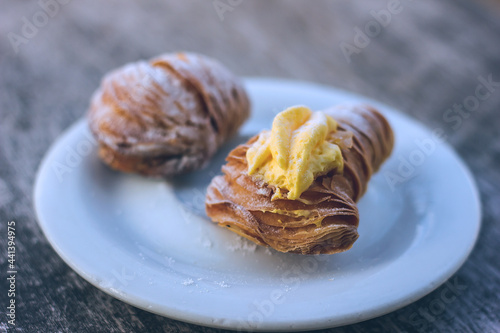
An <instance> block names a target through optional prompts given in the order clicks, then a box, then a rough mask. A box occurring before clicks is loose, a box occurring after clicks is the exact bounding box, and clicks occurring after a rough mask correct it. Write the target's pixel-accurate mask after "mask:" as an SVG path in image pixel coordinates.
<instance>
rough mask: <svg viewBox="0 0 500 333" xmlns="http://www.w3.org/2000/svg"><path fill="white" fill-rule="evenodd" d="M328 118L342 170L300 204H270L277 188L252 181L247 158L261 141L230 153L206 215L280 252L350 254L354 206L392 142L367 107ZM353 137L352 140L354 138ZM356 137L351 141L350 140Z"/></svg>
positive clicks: (314, 186) (355, 224)
mask: <svg viewBox="0 0 500 333" xmlns="http://www.w3.org/2000/svg"><path fill="white" fill-rule="evenodd" d="M324 112H325V113H326V114H328V115H330V116H332V117H333V118H334V119H335V120H336V121H337V122H338V124H339V125H338V131H337V134H336V135H338V136H339V137H340V138H342V137H344V138H352V142H350V143H349V144H339V146H340V148H341V151H342V156H343V159H344V170H343V172H342V173H337V172H336V171H335V170H333V171H331V172H330V173H328V174H326V175H325V176H321V177H318V178H316V179H315V180H314V182H313V184H312V185H311V186H310V187H309V188H308V189H307V190H306V191H305V192H303V193H302V194H301V196H300V197H299V199H296V200H288V199H286V198H281V199H277V200H271V198H272V197H273V195H274V193H275V191H276V188H274V187H273V186H271V185H269V184H266V183H264V182H262V181H256V180H255V179H254V178H252V177H251V176H249V175H248V164H247V159H246V152H247V150H248V148H249V147H250V145H251V144H252V143H253V142H255V140H257V136H255V137H253V138H251V139H250V140H249V141H248V142H247V143H246V144H243V145H240V146H238V147H236V148H235V149H234V150H233V151H231V152H230V153H229V156H228V157H227V164H226V165H224V166H223V168H222V171H223V173H224V175H222V176H216V177H215V178H214V179H213V180H212V182H211V184H210V186H209V187H208V191H207V197H206V211H207V214H208V216H209V217H210V218H211V219H212V220H213V221H214V222H216V223H218V224H219V225H220V226H222V227H225V228H228V229H229V230H231V231H233V232H236V233H238V234H239V235H241V236H243V237H246V238H248V239H250V240H252V241H254V242H255V243H257V244H259V245H264V246H270V247H272V248H274V249H276V250H278V251H281V252H293V253H301V254H332V253H337V252H342V251H346V250H348V249H350V248H351V247H352V245H353V243H354V242H355V241H356V239H357V238H358V232H357V227H358V223H359V215H358V208H357V205H356V201H357V200H358V199H359V198H360V197H361V196H362V195H363V194H364V193H365V191H366V188H367V184H368V181H369V179H370V177H371V175H372V174H373V172H375V171H377V170H378V168H379V167H380V165H381V164H382V163H383V161H384V160H385V159H386V158H387V157H388V156H389V155H390V153H391V151H392V148H393V145H394V137H393V132H392V130H391V127H390V125H389V123H388V122H387V120H386V119H385V118H384V117H383V116H382V115H381V114H380V113H379V112H377V111H376V110H375V109H373V108H371V107H367V106H356V107H337V108H332V109H328V110H324ZM351 133H352V134H351ZM351 135H352V137H351Z"/></svg>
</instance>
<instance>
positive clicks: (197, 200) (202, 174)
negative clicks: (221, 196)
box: [167, 134, 252, 219]
mask: <svg viewBox="0 0 500 333" xmlns="http://www.w3.org/2000/svg"><path fill="white" fill-rule="evenodd" d="M251 137H252V135H241V134H237V135H235V136H234V137H233V138H232V139H231V140H229V141H228V142H226V144H224V145H223V146H222V147H221V148H220V149H219V150H218V151H217V153H216V154H215V156H214V157H213V158H212V159H211V160H210V162H209V163H208V164H207V165H206V166H205V167H204V168H202V169H201V170H198V171H194V172H190V173H186V174H183V175H177V176H175V177H171V178H167V181H168V182H169V183H170V185H171V186H172V188H173V190H174V193H175V196H176V198H177V199H178V200H179V202H180V203H182V204H183V205H184V207H186V208H187V209H188V210H189V211H191V212H192V213H194V214H196V215H198V216H201V217H204V218H207V219H208V216H207V214H206V213H205V204H204V202H205V194H206V190H207V187H208V185H209V184H210V182H211V180H212V178H213V177H215V176H217V175H220V174H222V172H221V167H222V165H223V164H224V163H225V162H226V157H227V155H228V154H229V152H230V151H231V150H232V149H234V148H235V147H236V146H237V145H239V144H242V143H244V142H247V141H248V140H249V139H250V138H251Z"/></svg>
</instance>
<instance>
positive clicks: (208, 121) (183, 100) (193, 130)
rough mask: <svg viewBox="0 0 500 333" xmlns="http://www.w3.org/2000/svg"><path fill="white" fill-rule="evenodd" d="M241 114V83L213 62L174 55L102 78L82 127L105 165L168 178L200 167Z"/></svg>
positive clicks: (244, 111)
mask: <svg viewBox="0 0 500 333" xmlns="http://www.w3.org/2000/svg"><path fill="white" fill-rule="evenodd" d="M249 113H250V103H249V99H248V96H247V94H246V92H245V90H244V88H243V85H242V84H241V82H240V81H239V80H238V79H237V78H236V77H235V76H234V75H233V74H231V73H230V72H229V71H228V70H227V69H226V68H225V67H223V66H222V65H221V64H220V63H219V62H217V61H215V60H213V59H210V58H208V57H205V56H202V55H199V54H193V53H176V54H165V55H161V56H159V57H157V58H154V59H151V60H150V61H147V62H146V61H139V62H136V63H131V64H128V65H125V66H124V67H122V68H119V69H116V70H114V71H112V72H110V73H109V74H108V75H106V76H105V77H104V78H103V80H102V82H101V86H100V87H99V89H98V90H97V91H96V92H95V93H94V95H93V97H92V101H91V105H90V109H89V112H88V121H89V126H90V129H91V131H92V133H93V134H94V136H95V138H96V139H97V141H98V143H99V156H100V157H101V159H102V160H103V161H104V162H105V163H106V164H108V165H109V166H111V167H112V168H114V169H117V170H121V171H124V172H137V173H140V174H144V175H150V176H170V175H174V174H179V173H183V172H187V171H192V170H196V169H198V168H201V167H203V166H204V165H205V164H206V163H207V162H208V161H209V160H210V158H211V157H212V156H213V155H214V154H215V152H216V151H217V149H218V148H219V147H220V146H221V145H222V144H223V143H224V142H226V140H227V139H228V138H229V137H231V136H232V135H233V134H235V132H236V131H237V130H238V129H239V127H240V126H241V125H242V123H243V122H244V121H245V120H246V119H247V118H248V116H249Z"/></svg>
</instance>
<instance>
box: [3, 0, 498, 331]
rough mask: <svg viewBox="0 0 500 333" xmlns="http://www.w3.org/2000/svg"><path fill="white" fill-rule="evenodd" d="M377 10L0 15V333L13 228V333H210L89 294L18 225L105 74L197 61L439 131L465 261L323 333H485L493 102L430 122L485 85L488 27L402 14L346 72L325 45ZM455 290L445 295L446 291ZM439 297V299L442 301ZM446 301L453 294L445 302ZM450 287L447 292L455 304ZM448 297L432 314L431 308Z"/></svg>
mask: <svg viewBox="0 0 500 333" xmlns="http://www.w3.org/2000/svg"><path fill="white" fill-rule="evenodd" d="M387 3H388V2H387V1H379V0H357V1H344V2H341V1H327V0H324V1H316V2H314V5H312V4H311V3H310V2H306V1H295V0H293V1H272V2H271V1H269V2H267V1H266V2H264V1H248V0H247V1H245V0H244V1H242V2H241V4H239V5H237V6H236V7H235V8H234V9H233V10H232V11H227V12H225V13H224V16H223V18H224V19H223V20H220V18H219V16H218V15H217V12H216V11H215V9H214V7H213V3H212V1H160V0H151V1H147V2H146V1H144V2H140V3H139V2H132V1H130V2H124V1H119V0H110V1H97V0H91V1H90V0H89V1H85V2H76V1H74V2H69V3H68V4H66V5H61V6H60V8H59V9H58V12H57V13H56V14H55V15H54V17H51V18H50V19H49V20H48V23H47V24H46V25H44V26H42V27H40V28H39V29H38V31H37V32H36V33H33V34H34V36H33V37H32V38H29V39H27V43H26V44H22V45H20V46H19V50H18V51H19V52H17V53H16V52H14V49H13V47H12V45H11V43H10V42H9V39H8V37H7V36H8V34H9V32H15V33H17V34H20V33H21V29H22V26H23V17H26V18H27V19H28V20H32V19H33V15H34V14H36V13H37V12H39V11H40V10H41V8H40V5H39V4H38V1H9V2H6V1H4V2H3V6H2V11H1V12H0V221H1V223H0V248H1V251H2V252H1V255H0V264H1V274H0V275H1V276H2V279H0V280H1V282H0V332H2V331H6V330H7V327H8V326H7V324H6V317H5V311H6V307H5V304H6V302H7V299H6V298H7V297H6V292H5V291H6V290H7V284H6V279H5V272H6V269H5V267H6V263H7V262H6V255H5V253H6V236H5V235H6V233H7V231H6V223H7V221H9V220H15V221H16V222H17V226H18V227H17V229H18V236H17V263H18V281H17V288H18V295H17V302H18V309H17V314H18V318H17V326H16V330H15V331H16V332H161V331H166V332H171V331H175V332H189V331H201V332H218V331H220V330H217V329H211V328H205V327H200V326H196V325H191V324H187V323H183V322H179V321H175V320H171V319H168V318H164V317H161V316H157V315H153V314H150V313H148V312H145V311H142V310H139V309H137V308H135V307H132V306H129V305H127V304H125V303H122V302H120V301H118V300H115V299H114V298H112V297H110V296H108V295H106V294H104V293H103V292H101V291H99V290H98V289H96V288H95V287H93V286H91V285H90V284H89V283H87V282H86V281H84V280H83V279H82V278H80V277H79V276H78V275H77V274H76V273H74V272H73V271H72V270H71V269H70V268H69V267H68V266H67V265H66V264H64V263H63V261H62V260H61V259H60V258H59V257H58V256H57V255H56V253H55V252H54V250H53V249H52V248H51V247H50V245H49V244H48V242H47V240H46V239H45V237H44V235H43V234H42V232H41V230H40V228H39V227H38V225H37V223H36V220H35V215H34V211H33V208H32V207H33V202H32V186H33V181H34V177H35V172H36V169H37V167H38V165H39V163H40V160H41V158H42V156H43V155H44V153H45V152H46V150H47V149H48V147H49V145H50V144H51V143H52V142H53V141H54V140H55V139H56V137H57V136H58V135H59V134H60V133H61V132H62V131H63V130H64V129H65V128H67V127H68V126H69V125H70V124H72V123H73V122H74V121H76V120H77V119H78V118H80V117H81V116H82V115H83V114H84V113H85V112H86V109H87V107H88V103H89V98H90V95H91V93H92V92H93V91H94V89H96V87H97V86H98V84H99V81H100V79H101V77H102V76H103V75H104V74H105V73H106V72H107V71H109V70H111V69H113V68H116V67H118V66H121V65H123V64H124V63H126V62H130V61H135V60H137V59H141V58H144V59H147V58H150V57H152V56H155V55H157V54H160V53H163V52H169V51H177V50H190V51H194V52H200V53H204V54H206V55H209V56H212V57H214V58H216V59H219V60H220V61H221V62H223V63H224V64H225V65H226V66H227V67H228V68H230V69H231V70H232V71H234V72H235V73H236V74H238V75H245V76H275V77H285V78H292V79H300V80H308V81H313V82H318V83H324V84H328V85H332V86H336V87H339V88H344V89H347V90H351V91H354V92H357V93H360V94H363V95H367V96H369V97H373V98H376V99H378V100H380V101H381V102H385V103H387V104H389V105H392V106H394V107H395V108H397V109H399V110H401V111H402V112H405V113H407V114H409V115H411V116H413V117H414V118H416V119H418V120H420V121H421V122H423V123H424V124H426V125H427V126H429V127H431V128H442V129H443V130H445V131H446V133H447V135H448V138H449V139H448V141H449V142H450V143H451V144H452V145H453V146H454V147H455V148H456V150H457V152H458V153H459V155H460V156H461V157H462V158H463V159H464V161H465V162H466V163H467V164H468V166H469V167H470V168H471V170H472V172H473V173H474V176H475V177H476V180H477V183H478V186H479V188H480V191H481V200H482V204H483V225H482V229H481V233H480V238H479V241H478V243H477V246H476V248H475V249H474V251H473V253H472V255H471V256H470V258H469V260H468V261H467V262H466V263H465V265H464V266H463V267H462V268H461V269H460V270H459V271H458V273H457V274H455V275H454V276H453V277H452V278H451V279H450V281H449V284H447V285H443V286H441V287H440V288H438V289H437V290H436V291H434V292H433V293H431V294H430V295H428V296H426V297H424V298H422V299H421V300H419V301H417V302H415V303H414V304H412V305H409V306H407V307H405V308H403V309H401V310H399V311H395V312H393V313H390V314H388V315H385V316H382V317H379V318H376V319H372V320H369V321H366V322H363V323H359V324H355V325H351V326H346V327H341V328H336V329H331V330H325V332H326V331H331V332H415V331H416V332H498V331H500V260H499V257H498V253H500V245H499V242H498V239H500V205H499V204H498V202H499V200H500V138H499V132H500V130H499V128H500V117H499V112H500V88H495V90H494V91H493V92H492V93H491V95H490V96H489V97H488V98H487V99H486V100H484V101H482V102H481V104H480V105H479V108H478V110H477V111H475V112H473V113H471V114H470V115H469V116H468V117H467V118H462V121H461V122H460V123H458V120H457V121H453V122H451V121H447V120H446V119H445V118H444V114H445V112H446V110H447V109H448V108H451V107H453V105H454V104H455V103H462V102H463V101H464V99H465V98H466V97H467V96H470V95H473V94H474V92H475V89H476V86H477V85H478V77H479V76H482V77H488V75H491V76H492V78H493V80H494V81H500V43H499V40H500V19H499V17H500V13H499V12H498V11H495V10H494V9H493V8H494V7H493V6H492V7H483V6H482V5H480V4H479V3H476V2H472V1H467V0H441V1H438V0H428V1H409V0H402V2H401V3H402V5H401V8H402V11H401V13H399V14H395V15H393V16H392V17H391V21H390V22H389V24H388V25H387V26H386V27H384V28H383V29H381V31H380V33H379V34H378V35H377V36H375V37H373V38H371V39H370V42H369V44H368V45H367V46H366V47H364V48H362V49H361V50H360V52H359V53H358V54H353V55H352V58H351V62H350V63H348V62H347V61H346V59H345V57H344V55H343V54H342V52H341V48H340V46H339V45H340V43H341V42H348V43H353V39H354V35H355V30H354V29H355V28H356V27H360V28H364V26H365V25H366V24H367V23H368V22H369V21H370V20H373V17H372V16H371V14H370V11H371V10H375V11H379V10H381V9H386V8H387ZM454 285H455V287H453V286H454ZM447 288H448V289H447ZM453 288H455V289H453ZM460 288H462V289H460ZM447 290H455V293H456V297H454V298H453V300H452V301H450V302H446V304H445V306H444V307H441V305H440V304H442V303H443V296H442V295H443V294H446V293H447Z"/></svg>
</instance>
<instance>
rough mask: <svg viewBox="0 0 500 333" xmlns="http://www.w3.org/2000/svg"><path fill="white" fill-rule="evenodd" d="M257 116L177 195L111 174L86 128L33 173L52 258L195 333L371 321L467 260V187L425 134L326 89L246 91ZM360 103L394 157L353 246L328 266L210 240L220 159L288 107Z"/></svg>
mask: <svg viewBox="0 0 500 333" xmlns="http://www.w3.org/2000/svg"><path fill="white" fill-rule="evenodd" d="M246 86H247V88H248V91H249V93H250V96H251V99H252V102H253V114H252V117H251V119H250V120H249V121H248V122H247V123H246V125H245V126H244V128H243V129H242V131H241V135H240V137H238V138H236V139H235V140H233V141H232V142H231V143H229V144H228V145H227V146H226V147H224V148H223V149H222V150H221V151H220V153H219V154H218V155H217V156H216V158H215V159H214V160H213V163H212V164H211V165H210V166H209V168H208V169H205V170H202V171H199V172H196V173H193V174H191V175H187V176H182V177H177V178H176V179H175V181H170V182H167V181H162V180H152V179H146V178H143V177H140V176H135V175H127V174H122V173H119V172H114V171H111V170H110V169H108V168H107V167H105V166H104V165H103V164H101V163H100V161H99V160H98V158H97V157H96V145H95V142H94V141H93V140H92V138H91V136H90V134H89V131H88V129H87V126H86V123H85V121H84V120H81V121H79V122H78V123H76V124H75V125H74V126H72V127H71V128H70V129H69V130H68V131H67V132H66V133H65V134H64V135H62V136H61V137H60V138H59V139H58V140H57V142H56V143H55V144H54V145H53V146H52V148H51V149H50V151H49V152H48V153H47V155H46V157H45V158H44V160H43V163H42V165H41V167H40V170H39V172H38V176H37V180H36V185H35V206H36V212H37V214H38V220H39V223H40V225H41V227H42V229H43V231H44V233H45V235H46V236H47V238H48V240H49V242H50V243H51V244H52V246H53V247H54V249H55V250H56V251H57V253H58V254H59V255H60V256H61V257H62V258H63V259H64V261H65V262H66V263H67V264H68V265H69V266H71V267H72V268H73V269H74V270H75V271H76V272H78V274H80V275H81V276H82V277H84V278H85V279H86V280H87V281H89V282H90V283H92V284H93V285H95V286H96V287H97V288H99V289H101V290H103V291H105V292H106V293H108V294H110V295H112V296H114V297H116V298H118V299H120V300H122V301H124V302H127V303H130V304H132V305H134V306H137V307H139V308H142V309H145V310H147V311H151V312H154V313H157V314H160V315H164V316H167V317H170V318H175V319H178V320H182V321H186V322H191V323H195V324H199V325H206V326H213V327H222V328H233V329H248V330H284V331H291V330H304V329H319V328H325V327H333V326H340V325H345V324H350V323H354V322H359V321H363V320H366V319H369V318H373V317H376V316H380V315H382V314H385V313H388V312H390V311H393V310H396V309H398V308H401V307H403V306H405V305H407V304H409V303H411V302H413V301H415V300H417V299H419V298H421V297H422V296H424V295H426V294H428V293H429V292H431V291H432V290H434V289H435V288H437V287H438V286H439V285H440V284H442V283H443V282H445V281H446V280H447V279H448V278H449V277H450V276H451V275H452V274H453V273H454V272H455V271H457V269H458V268H459V267H460V266H461V265H462V264H463V262H464V261H465V260H466V258H467V256H468V254H469V253H470V251H471V250H472V248H473V246H474V242H475V240H476V237H477V234H478V231H479V227H480V204H479V200H478V193H477V190H476V187H475V184H474V181H473V178H472V177H471V174H470V173H469V171H468V170H467V168H466V167H465V165H464V164H463V163H462V162H461V160H460V159H459V158H458V157H457V155H456V154H455V153H454V152H453V151H452V149H450V147H449V146H447V145H446V144H440V143H438V142H437V141H436V139H435V137H434V136H433V135H432V134H431V132H430V131H428V130H427V129H425V128H424V127H422V126H421V125H419V124H418V123H416V122H415V121H413V120H411V119H410V118H408V117H406V116H404V115H402V114H400V113H397V112H395V111H393V110H391V109H390V108H388V107H387V106H384V105H381V104H379V103H377V102H375V101H372V100H368V99H366V98H363V97H360V96H356V95H353V94H350V93H346V92H344V91H339V90H336V89H333V88H329V87H324V86H319V85H315V84H310V83H301V82H291V81H284V80H275V79H248V80H246ZM346 102H348V103H349V102H367V103H370V104H373V105H375V106H376V107H378V108H379V109H380V110H381V111H382V112H383V113H384V114H385V115H386V116H387V117H388V119H389V121H390V122H391V124H392V126H393V128H394V130H395V134H396V146H395V150H394V152H393V154H392V156H391V158H390V159H389V160H388V161H387V162H386V163H385V164H384V166H383V167H382V169H381V170H380V171H379V173H378V174H376V175H375V176H374V177H373V178H372V180H371V182H370V186H369V190H368V192H367V193H366V194H365V196H364V197H363V198H362V200H361V201H360V202H359V209H360V216H361V219H360V224H359V234H360V237H359V239H358V240H357V241H356V243H355V244H354V246H353V248H352V249H351V250H349V251H347V252H345V253H342V254H337V255H331V256H324V255H323V256H301V255H293V254H283V253H278V252H276V251H272V250H268V249H265V248H261V247H256V246H255V245H254V244H253V243H251V242H249V241H246V240H244V239H242V238H240V237H239V236H237V235H235V234H233V233H231V232H229V231H227V230H224V229H222V228H219V227H217V226H216V225H214V224H213V223H211V222H210V221H209V220H208V218H207V217H206V216H205V213H204V193H205V188H206V186H207V185H208V182H209V180H210V179H211V178H212V176H214V175H215V174H217V173H219V172H220V166H221V165H222V163H223V161H224V157H225V156H226V155H227V152H228V151H229V150H230V149H231V148H233V147H234V146H235V145H236V144H237V143H239V142H242V141H245V140H246V139H247V138H248V137H249V136H250V135H253V134H255V133H257V132H259V131H260V130H261V129H263V128H269V127H270V124H271V121H272V119H273V117H274V115H275V114H276V113H277V112H279V111H281V110H283V109H284V108H286V107H288V106H291V105H294V104H304V105H308V106H310V107H311V108H313V109H322V108H326V107H328V106H331V105H335V104H338V103H346Z"/></svg>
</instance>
